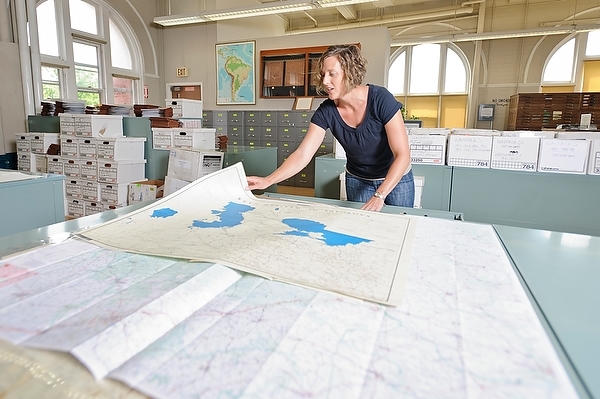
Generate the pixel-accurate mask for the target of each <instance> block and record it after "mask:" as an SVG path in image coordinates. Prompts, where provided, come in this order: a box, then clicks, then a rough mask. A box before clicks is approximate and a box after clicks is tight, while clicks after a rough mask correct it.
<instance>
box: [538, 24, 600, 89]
mask: <svg viewBox="0 0 600 399" xmlns="http://www.w3.org/2000/svg"><path fill="white" fill-rule="evenodd" d="M578 54H583V57H581V56H578ZM542 91H543V92H557V91H567V92H573V91H575V92H578V91H583V92H597V91H600V29H599V30H594V31H591V32H587V33H585V32H584V33H580V34H578V35H577V36H575V37H572V38H570V39H568V40H567V41H565V42H563V43H561V44H560V45H559V46H557V48H556V49H555V51H554V52H552V54H551V55H550V57H548V60H547V61H546V65H545V67H544V72H543V75H542Z"/></svg>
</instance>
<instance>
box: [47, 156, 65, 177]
mask: <svg viewBox="0 0 600 399" xmlns="http://www.w3.org/2000/svg"><path fill="white" fill-rule="evenodd" d="M47 165H48V173H55V174H58V175H62V174H64V171H63V166H64V161H63V158H62V157H59V156H58V155H48V161H47Z"/></svg>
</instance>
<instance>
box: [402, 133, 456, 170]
mask: <svg viewBox="0 0 600 399" xmlns="http://www.w3.org/2000/svg"><path fill="white" fill-rule="evenodd" d="M408 143H409V144H410V162H411V163H413V164H421V165H445V164H446V146H447V143H448V137H447V136H446V135H445V134H409V135H408Z"/></svg>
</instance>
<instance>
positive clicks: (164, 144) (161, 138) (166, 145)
mask: <svg viewBox="0 0 600 399" xmlns="http://www.w3.org/2000/svg"><path fill="white" fill-rule="evenodd" d="M152 148H153V149H155V150H170V149H171V148H173V130H172V129H171V128H166V127H153V128H152Z"/></svg>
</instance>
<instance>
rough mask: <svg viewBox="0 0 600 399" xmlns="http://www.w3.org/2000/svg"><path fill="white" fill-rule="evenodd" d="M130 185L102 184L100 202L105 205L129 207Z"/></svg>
mask: <svg viewBox="0 0 600 399" xmlns="http://www.w3.org/2000/svg"><path fill="white" fill-rule="evenodd" d="M128 189H129V183H100V201H101V202H102V203H103V204H111V205H117V206H125V205H127V190H128Z"/></svg>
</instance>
